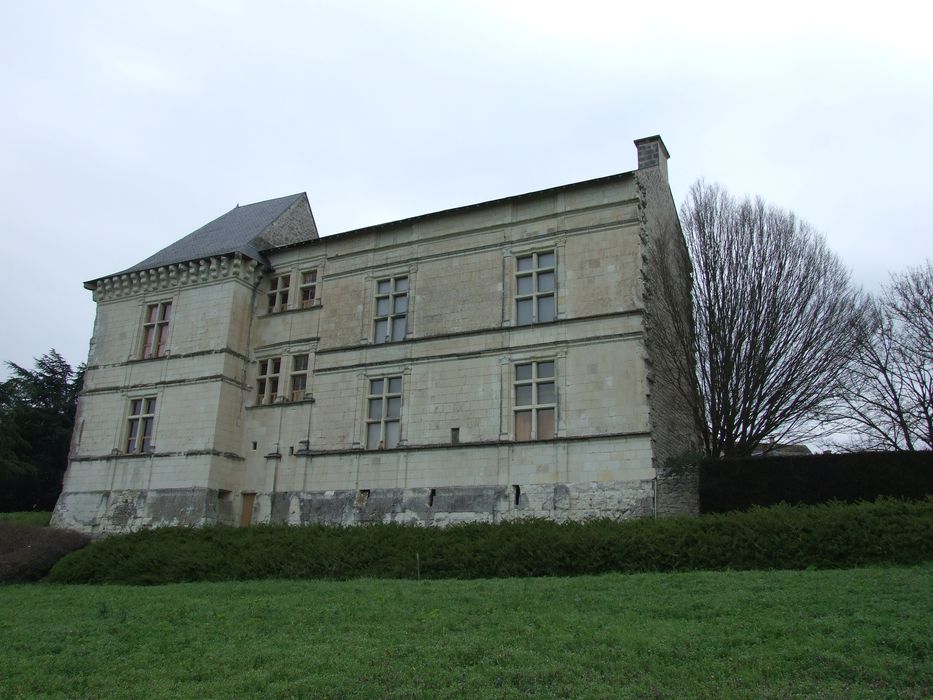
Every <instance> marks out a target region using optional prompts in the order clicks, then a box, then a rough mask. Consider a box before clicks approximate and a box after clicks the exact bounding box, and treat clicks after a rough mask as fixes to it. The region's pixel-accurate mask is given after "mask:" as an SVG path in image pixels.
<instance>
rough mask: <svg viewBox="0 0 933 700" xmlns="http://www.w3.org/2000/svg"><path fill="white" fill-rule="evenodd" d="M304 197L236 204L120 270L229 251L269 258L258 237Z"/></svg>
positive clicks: (299, 195)
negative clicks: (139, 260) (260, 246)
mask: <svg viewBox="0 0 933 700" xmlns="http://www.w3.org/2000/svg"><path fill="white" fill-rule="evenodd" d="M303 197H306V195H305V193H304V192H302V193H299V194H292V195H289V196H287V197H279V198H277V199H269V200H266V201H265V202H256V203H255V204H246V205H244V206H242V207H241V206H237V207H234V208H233V209H231V210H230V211H228V212H227V213H226V214H224V215H223V216H219V217H217V218H216V219H214V220H213V221H211V222H210V223H209V224H205V225H204V226H202V227H201V228H199V229H198V230H197V231H194V232H192V233H189V234H188V235H187V236H185V237H184V238H182V239H180V240H177V241H175V242H174V243H172V244H171V245H169V246H167V247H165V248H163V249H162V250H160V251H159V252H158V253H156V254H155V255H150V256H149V257H148V258H146V259H145V260H143V261H142V262H139V263H137V264H136V265H133V267H130V268H128V269H126V270H123V272H120V273H117V274H121V275H122V274H125V273H127V272H138V271H139V270H151V269H152V268H155V267H161V266H163V265H171V264H173V263H181V262H186V261H188V260H200V259H201V258H208V257H211V256H214V255H224V254H228V253H242V254H243V255H245V256H247V257H249V258H252V259H253V260H259V261H260V262H266V259H265V256H264V255H263V254H262V251H261V250H260V249H259V248H258V247H257V241H256V239H257V238H259V237H260V236H261V235H262V233H263V231H265V230H266V229H267V228H269V226H271V225H272V223H273V222H274V221H275V220H276V219H278V218H279V217H280V216H282V214H284V213H285V212H286V211H288V209H289V207H291V206H292V205H293V204H294V203H295V202H297V201H299V200H300V199H302V198H303Z"/></svg>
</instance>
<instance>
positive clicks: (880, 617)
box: [0, 564, 933, 698]
mask: <svg viewBox="0 0 933 700" xmlns="http://www.w3.org/2000/svg"><path fill="white" fill-rule="evenodd" d="M931 590H933V564H924V565H920V566H916V567H910V568H866V569H853V570H829V571H771V572H760V571H748V572H695V573H681V574H637V575H630V576H624V575H620V574H607V575H603V576H596V577H578V578H535V579H498V580H484V579H480V580H470V581H420V582H419V581H410V580H374V579H360V580H354V581H344V582H332V581H263V582H227V583H188V584H173V585H168V586H158V587H148V588H142V587H127V586H58V585H49V584H40V585H31V586H24V585H20V586H9V587H6V588H4V589H2V591H0V648H2V649H3V653H2V654H0V697H3V698H8V697H9V698H14V697H28V698H36V697H39V698H41V697H60V698H142V697H145V698H318V697H321V698H383V697H385V698H410V697H419V698H420V697H423V698H445V697H449V698H523V697H548V698H553V697H581V698H608V697H612V698H619V697H621V698H625V697H633V698H635V697H637V698H644V697H648V698H652V697H653V698H703V697H709V698H721V697H726V698H729V697H737V698H788V697H807V698H811V697H815V698H821V697H822V698H921V697H930V695H931V693H933V660H931V656H933V654H931V652H933V643H931V637H930V629H931V627H933V597H931V596H930V591H931Z"/></svg>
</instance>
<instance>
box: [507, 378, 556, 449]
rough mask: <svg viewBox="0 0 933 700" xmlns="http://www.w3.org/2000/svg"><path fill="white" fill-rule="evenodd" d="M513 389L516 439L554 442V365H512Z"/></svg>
mask: <svg viewBox="0 0 933 700" xmlns="http://www.w3.org/2000/svg"><path fill="white" fill-rule="evenodd" d="M514 386H515V405H514V411H515V439H516V440H548V439H550V438H553V437H554V435H555V431H554V428H555V420H554V419H555V415H556V411H557V394H556V390H555V384H554V361H553V360H548V361H546V362H526V363H523V364H520V365H515V383H514Z"/></svg>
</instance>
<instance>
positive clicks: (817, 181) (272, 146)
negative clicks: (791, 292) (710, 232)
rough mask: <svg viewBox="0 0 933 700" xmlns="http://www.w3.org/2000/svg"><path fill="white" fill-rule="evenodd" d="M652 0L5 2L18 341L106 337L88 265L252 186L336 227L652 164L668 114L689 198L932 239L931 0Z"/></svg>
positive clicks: (867, 261)
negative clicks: (751, 199)
mask: <svg viewBox="0 0 933 700" xmlns="http://www.w3.org/2000/svg"><path fill="white" fill-rule="evenodd" d="M631 4H632V5H634V3H631ZM628 5H630V3H622V2H606V3H598V2H590V1H588V0H577V1H576V2H573V3H568V2H549V1H547V0H537V1H535V2H530V1H529V2H524V1H523V2H512V3H508V2H505V0H501V1H500V2H487V1H485V0H483V1H478V0H474V1H473V2H441V1H440V0H435V1H434V2H423V3H422V2H398V1H396V0H393V2H385V3H377V2H349V1H347V2H270V1H264V2H261V3H259V2H255V3H246V2H229V1H226V0H214V1H210V0H201V1H200V2H195V1H192V0H186V1H185V2H171V1H166V0H159V1H158V2H92V1H88V0H84V1H82V2H80V3H78V2H64V1H63V2H46V1H36V0H30V1H28V2H27V1H23V2H15V1H11V0H6V1H5V2H3V3H2V4H0V84H2V86H3V93H2V94H3V98H4V100H3V101H4V108H3V109H2V110H0V211H2V215H3V219H2V235H3V243H4V250H5V251H6V255H7V261H8V264H7V268H6V270H5V274H4V275H3V278H2V282H0V284H2V291H3V298H4V299H6V303H5V304H4V305H3V307H2V310H0V314H2V316H0V320H2V328H3V335H2V341H0V360H12V361H14V362H17V363H19V364H25V365H30V364H31V359H32V357H34V356H37V355H40V354H42V353H43V352H46V351H47V350H48V349H49V348H51V347H55V348H57V349H58V350H59V351H60V352H61V353H62V354H63V355H64V356H65V357H66V359H68V360H69V361H70V362H71V363H72V364H77V363H79V362H81V361H83V360H84V359H85V358H86V355H87V343H88V339H89V337H90V334H91V330H92V325H93V318H94V304H93V302H92V301H91V296H90V292H87V291H85V290H84V289H83V288H82V286H81V283H82V281H83V280H86V279H92V278H95V277H99V276H103V275H105V274H108V273H112V272H117V271H119V270H122V269H124V268H126V267H129V266H130V265H132V264H135V263H137V262H139V261H140V260H142V259H143V258H145V257H147V256H149V255H150V254H152V253H154V252H155V251H156V250H158V249H159V248H162V247H163V246H165V245H167V244H169V243H171V242H172V241H174V240H176V239H178V238H180V237H181V236H183V235H185V234H187V233H189V232H191V231H193V230H194V229H196V228H198V227H199V226H201V225H202V224H204V223H206V222H207V221H209V220H211V219H213V218H215V217H217V216H219V215H220V214H222V213H224V212H226V211H227V210H229V209H230V208H232V207H233V206H235V205H236V204H237V203H240V204H246V203H250V202H256V201H260V200H263V199H269V198H272V197H278V196H282V195H287V194H292V193H295V192H301V191H307V192H308V196H309V199H310V202H311V206H312V208H313V210H314V214H315V217H316V219H317V223H318V227H319V229H320V231H321V233H322V235H327V234H330V233H337V232H340V231H344V230H348V229H352V228H357V227H360V226H365V225H368V224H377V223H381V222H385V221H390V220H394V219H399V218H403V217H406V216H412V215H416V214H422V213H427V212H430V211H437V210H440V209H444V208H448V207H453V206H458V205H463V204H471V203H474V202H479V201H484V200H488V199H493V198H496V197H503V196H508V195H512V194H518V193H521V192H528V191H533V190H537V189H541V188H545V187H551V186H555V185H560V184H565V183H569V182H575V181H579V180H583V179H586V178H592V177H599V176H602V175H609V174H612V173H618V172H624V171H628V170H631V169H633V168H634V167H635V151H634V147H633V145H632V140H633V139H636V138H639V137H642V136H649V135H651V134H655V133H660V134H661V135H662V137H663V138H664V141H665V143H666V144H667V146H668V148H669V149H670V150H671V154H672V160H671V163H670V172H671V185H672V188H673V191H674V196H675V199H676V200H677V201H678V203H679V202H680V201H682V199H683V197H684V195H685V193H686V191H687V188H688V187H689V186H690V184H691V183H692V182H693V181H694V180H696V179H697V178H699V177H704V178H706V179H707V180H709V181H716V182H720V183H722V184H723V185H724V186H725V187H727V188H728V189H729V190H730V191H731V192H733V193H734V194H744V193H749V194H756V195H761V196H762V197H763V198H765V199H766V200H768V201H769V202H771V203H774V204H777V205H780V206H783V207H786V208H789V209H792V210H794V211H795V212H796V213H797V214H798V215H800V216H801V217H803V218H805V219H807V220H808V221H810V222H811V223H812V224H813V225H814V226H815V227H816V228H818V229H819V230H821V231H822V232H824V233H825V234H826V236H827V239H828V242H829V245H830V247H831V248H832V249H833V250H834V251H836V252H837V253H838V254H839V255H840V257H841V258H842V259H843V261H844V262H845V263H846V264H847V265H848V266H849V267H850V268H851V269H852V271H853V275H854V278H855V279H856V281H857V282H858V283H860V284H862V285H864V286H865V287H867V288H875V287H876V286H877V284H878V283H879V282H880V281H882V280H883V279H885V278H886V277H887V274H888V273H889V272H890V271H894V270H903V269H904V268H905V267H907V266H908V265H911V264H915V263H917V262H920V261H922V260H923V259H924V258H927V257H933V243H931V241H933V236H931V217H930V215H929V213H928V212H927V211H926V209H927V207H928V206H929V204H930V203H931V202H933V196H931V195H933V180H931V178H930V176H929V175H928V169H929V164H930V163H931V162H933V129H931V128H930V120H931V115H933V44H931V42H930V41H929V39H928V37H927V36H926V30H927V28H928V27H929V26H930V25H931V22H930V19H931V18H930V17H929V16H928V15H927V14H926V11H925V10H919V9H917V8H919V7H922V4H920V3H901V2H897V1H895V2H887V3H885V4H884V5H883V6H878V5H877V4H876V3H873V4H871V5H869V4H868V3H851V2H847V3H845V4H844V5H840V6H839V7H834V6H833V4H832V3H827V4H825V5H823V4H820V3H818V2H812V1H811V2H806V3H804V2H784V3H779V4H777V3H776V4H774V7H773V8H772V9H768V10H761V9H755V6H756V5H758V3H749V2H729V3H716V2H712V3H710V2H705V3H689V4H688V3H684V4H683V5H680V4H676V3H669V4H664V5H663V7H662V6H661V4H660V3H652V5H655V7H653V8H646V7H639V8H638V9H633V8H632V7H628ZM638 5H648V3H639V4H638ZM840 8H843V9H840ZM3 375H5V371H0V376H3Z"/></svg>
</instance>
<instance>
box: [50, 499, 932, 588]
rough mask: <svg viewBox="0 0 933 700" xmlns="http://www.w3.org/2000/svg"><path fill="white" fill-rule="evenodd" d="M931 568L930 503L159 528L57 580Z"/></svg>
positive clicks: (68, 561) (112, 543)
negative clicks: (682, 514) (587, 517)
mask: <svg viewBox="0 0 933 700" xmlns="http://www.w3.org/2000/svg"><path fill="white" fill-rule="evenodd" d="M930 559H933V500H927V501H922V502H907V501H897V500H892V499H882V500H879V501H878V502H876V503H860V504H857V505H845V504H842V503H831V504H827V505H823V506H816V507H812V506H788V505H781V506H777V507H773V508H767V509H764V508H760V509H754V510H752V511H750V512H747V513H729V514H724V515H711V516H701V517H698V518H670V519H658V520H650V519H644V520H628V521H622V522H620V521H614V520H592V521H588V522H584V523H579V522H568V523H554V522H551V521H547V520H521V521H515V522H509V523H502V524H498V525H489V524H480V523H474V524H465V525H456V526H452V527H448V528H445V529H438V528H426V527H418V526H407V525H361V526H355V527H333V526H325V525H314V526H304V527H289V526H286V525H265V526H263V525H261V526H256V527H251V528H241V529H235V528H227V527H209V528H204V529H192V528H159V529H156V530H148V531H144V532H137V533H134V534H130V535H122V536H115V537H111V538H108V539H105V540H99V541H97V542H95V543H94V544H92V545H91V546H90V547H87V548H86V549H83V550H81V551H78V552H74V553H73V554H70V555H68V556H67V557H65V558H64V559H62V560H61V561H60V562H58V564H57V565H56V566H55V568H54V569H53V570H52V572H51V574H50V576H49V580H50V581H53V582H58V583H120V584H162V583H174V582H181V581H224V580H248V579H270V578H285V579H348V578H354V577H377V578H418V577H421V578H434V579H439V578H495V577H510V576H571V575H579V574H599V573H603V572H608V571H619V572H630V573H634V572H649V571H690V570H700V569H708V570H722V569H801V568H807V567H818V568H842V567H856V566H867V565H875V564H915V563H918V562H922V561H927V560H930Z"/></svg>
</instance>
